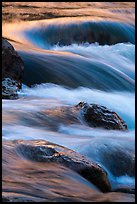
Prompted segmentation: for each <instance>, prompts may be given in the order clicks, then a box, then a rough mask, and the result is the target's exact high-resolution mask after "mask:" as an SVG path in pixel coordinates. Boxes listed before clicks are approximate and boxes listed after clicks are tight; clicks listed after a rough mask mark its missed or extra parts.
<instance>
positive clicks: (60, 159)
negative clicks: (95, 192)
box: [16, 141, 111, 192]
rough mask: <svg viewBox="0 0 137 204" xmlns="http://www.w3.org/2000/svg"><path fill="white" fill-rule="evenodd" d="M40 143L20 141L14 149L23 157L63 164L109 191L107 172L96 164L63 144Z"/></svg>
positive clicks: (102, 189)
mask: <svg viewBox="0 0 137 204" xmlns="http://www.w3.org/2000/svg"><path fill="white" fill-rule="evenodd" d="M21 143H22V144H21ZM42 143H43V144H42V145H39V144H38V142H37V141H36V142H35V141H27V143H25V142H24V141H22V142H20V144H19V145H17V148H16V150H17V152H18V153H19V154H21V155H22V156H23V157H25V158H27V159H30V160H33V161H37V162H55V163H59V164H61V165H64V166H66V167H68V168H70V169H71V170H74V171H75V172H77V173H79V174H80V175H81V176H83V177H84V178H86V179H87V180H88V181H90V182H91V183H93V184H94V185H96V186H97V187H98V188H99V189H100V190H101V191H102V192H108V191H111V186H110V183H109V180H108V177H107V173H106V172H105V170H103V169H102V168H101V167H100V166H99V165H98V164H96V163H94V162H92V161H89V160H87V159H86V158H85V157H84V156H83V155H80V154H78V153H76V152H74V151H72V150H70V149H67V148H65V147H63V146H60V145H57V144H53V143H50V142H47V141H43V142H42Z"/></svg>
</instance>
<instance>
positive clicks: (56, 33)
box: [23, 19, 135, 49]
mask: <svg viewBox="0 0 137 204" xmlns="http://www.w3.org/2000/svg"><path fill="white" fill-rule="evenodd" d="M72 21H73V22H72ZM23 34H24V36H25V38H26V39H28V40H29V41H31V42H32V43H33V44H34V45H36V46H38V47H40V48H45V49H49V48H50V47H51V46H53V45H55V44H58V45H59V46H65V45H67V46H68V45H71V44H73V43H76V44H81V43H85V42H88V43H90V44H91V43H95V42H98V43H99V44H100V45H105V44H108V45H112V44H116V43H122V42H130V43H133V44H134V43H135V39H134V36H135V28H134V26H132V25H128V24H125V23H120V22H111V21H95V22H94V21H86V22H85V21H80V20H77V21H76V20H74V19H71V20H69V21H62V20H58V21H55V23H54V21H52V23H50V21H49V23H48V22H44V21H41V22H39V23H34V25H33V24H32V26H31V27H29V28H27V29H25V30H24V31H23Z"/></svg>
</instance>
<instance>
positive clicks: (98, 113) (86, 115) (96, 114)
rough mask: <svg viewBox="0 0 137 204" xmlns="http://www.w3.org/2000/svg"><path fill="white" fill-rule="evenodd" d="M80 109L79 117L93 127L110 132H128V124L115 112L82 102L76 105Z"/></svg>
mask: <svg viewBox="0 0 137 204" xmlns="http://www.w3.org/2000/svg"><path fill="white" fill-rule="evenodd" d="M76 108H77V109H79V114H78V117H79V119H80V120H82V121H83V122H85V123H86V124H88V125H89V126H91V127H100V128H105V129H110V130H127V125H126V123H125V122H124V121H123V120H122V118H120V117H119V116H118V114H117V113H116V112H114V111H110V110H108V109H107V108H106V107H104V106H101V105H97V104H90V105H89V104H88V103H84V102H80V103H79V104H78V105H76Z"/></svg>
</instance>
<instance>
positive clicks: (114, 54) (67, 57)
mask: <svg viewBox="0 0 137 204" xmlns="http://www.w3.org/2000/svg"><path fill="white" fill-rule="evenodd" d="M96 3H97V2H96ZM98 3H99V2H98ZM64 4H65V2H64ZM47 6H48V4H47ZM77 6H78V5H77ZM98 6H100V5H98ZM107 6H108V4H107V3H106V8H107ZM81 9H82V8H81ZM114 10H115V9H114ZM114 10H113V12H112V11H111V9H110V8H107V10H106V12H112V13H113V15H112V16H111V19H107V17H106V16H105V14H102V16H103V15H104V17H100V16H98V17H99V19H95V20H94V19H93V17H92V18H91V16H90V17H88V18H87V19H86V18H85V17H77V18H75V17H73V16H71V15H72V13H73V12H72V13H71V15H70V16H69V17H64V18H58V19H54V18H53V19H49V20H37V21H20V23H18V22H13V23H8V24H7V25H6V24H5V25H3V35H4V37H7V38H8V39H10V42H11V43H12V44H13V46H14V47H15V48H16V49H17V51H18V53H19V55H20V56H21V58H22V59H23V61H24V65H25V70H24V78H23V86H22V90H21V91H20V92H19V99H18V100H4V99H3V100H2V135H3V136H2V139H3V141H14V140H47V141H49V142H53V143H56V144H58V145H62V146H65V147H67V148H69V149H72V150H74V151H76V152H79V153H81V154H82V155H84V156H85V157H86V158H88V159H89V160H91V161H94V162H96V163H97V164H99V165H100V166H101V167H102V168H104V169H105V171H106V172H107V173H108V178H109V181H110V183H111V186H112V189H113V190H115V189H117V188H124V187H128V188H131V189H134V188H135V183H134V182H135V179H134V173H135V172H134V161H135V92H134V90H135V27H134V21H133V19H132V16H131V14H130V17H131V19H130V18H129V21H130V22H129V21H128V19H127V21H126V14H125V13H122V11H121V13H119V14H118V11H116V10H115V12H114ZM81 12H82V11H81ZM87 12H88V11H87ZM102 12H103V11H102ZM123 12H124V10H123ZM131 13H132V12H131ZM84 15H85V14H84ZM98 15H99V14H98ZM122 16H123V17H122ZM80 101H84V102H87V103H89V104H90V103H94V104H98V105H103V106H106V107H107V108H108V109H109V110H112V111H115V112H116V113H117V114H118V115H119V116H120V117H121V118H122V119H123V120H124V121H125V122H126V124H127V126H128V131H126V132H123V131H116V130H104V129H101V128H91V127H89V126H87V125H86V124H85V123H81V124H77V123H75V122H73V123H69V122H68V121H67V120H66V121H65V120H64V121H63V122H62V121H56V111H57V110H58V109H59V108H61V107H68V108H69V107H73V106H75V105H77V104H78V103H79V102H80ZM44 111H47V112H45V113H48V114H45V115H43V112H44ZM51 116H52V117H51ZM5 146H6V145H5ZM11 157H12V156H11ZM68 174H69V176H70V175H71V173H68ZM78 181H79V182H80V183H81V185H85V186H86V187H87V186H88V187H89V188H92V187H91V186H90V184H88V183H85V181H82V180H80V178H78ZM83 182H84V184H83ZM68 186H69V184H68Z"/></svg>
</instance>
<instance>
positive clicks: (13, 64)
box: [2, 38, 24, 99]
mask: <svg viewBox="0 0 137 204" xmlns="http://www.w3.org/2000/svg"><path fill="white" fill-rule="evenodd" d="M23 70H24V64H23V61H22V59H21V58H20V56H19V55H18V53H17V52H16V51H15V49H14V48H13V46H12V45H11V44H10V43H9V42H8V41H7V40H6V39H4V38H2V98H8V99H15V98H17V90H18V89H21V82H22V77H23ZM14 96H15V97H14Z"/></svg>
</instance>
